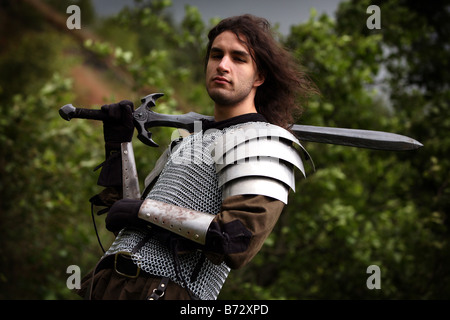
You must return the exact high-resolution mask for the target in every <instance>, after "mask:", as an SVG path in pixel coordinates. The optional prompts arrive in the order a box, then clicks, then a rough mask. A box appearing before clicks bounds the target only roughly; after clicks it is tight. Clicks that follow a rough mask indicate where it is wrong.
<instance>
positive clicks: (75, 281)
mask: <svg viewBox="0 0 450 320" xmlns="http://www.w3.org/2000/svg"><path fill="white" fill-rule="evenodd" d="M66 273H70V274H71V275H70V276H69V277H68V278H67V281H66V286H67V288H69V289H70V290H72V289H80V287H81V270H80V267H79V266H77V265H75V264H72V265H70V266H68V267H67V270H66Z"/></svg>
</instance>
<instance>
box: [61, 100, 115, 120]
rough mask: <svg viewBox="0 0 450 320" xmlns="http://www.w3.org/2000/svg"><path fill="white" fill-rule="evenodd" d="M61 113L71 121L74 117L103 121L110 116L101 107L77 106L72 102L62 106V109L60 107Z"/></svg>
mask: <svg viewBox="0 0 450 320" xmlns="http://www.w3.org/2000/svg"><path fill="white" fill-rule="evenodd" d="M59 115H60V116H61V118H63V119H64V120H67V121H70V120H71V119H73V118H78V119H89V120H100V121H103V120H106V119H107V118H108V114H107V113H106V112H104V111H102V110H101V109H84V108H75V107H74V106H73V105H71V104H66V105H65V106H63V107H61V109H59Z"/></svg>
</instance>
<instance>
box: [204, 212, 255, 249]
mask: <svg viewBox="0 0 450 320" xmlns="http://www.w3.org/2000/svg"><path fill="white" fill-rule="evenodd" d="M251 237H252V233H251V232H250V230H248V229H247V228H246V227H245V225H244V224H243V223H242V222H241V221H240V220H233V221H231V222H228V223H225V224H219V223H217V222H215V221H213V222H211V224H210V226H209V228H208V232H207V233H206V240H205V249H206V250H207V251H211V252H215V253H219V254H230V253H239V252H244V251H245V250H247V248H248V246H249V244H250V239H251Z"/></svg>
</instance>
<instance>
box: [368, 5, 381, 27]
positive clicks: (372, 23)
mask: <svg viewBox="0 0 450 320" xmlns="http://www.w3.org/2000/svg"><path fill="white" fill-rule="evenodd" d="M366 13H370V14H371V15H370V17H368V18H367V21H366V26H367V29H370V30H372V29H381V10H380V7H379V6H376V5H371V6H368V7H367V10H366Z"/></svg>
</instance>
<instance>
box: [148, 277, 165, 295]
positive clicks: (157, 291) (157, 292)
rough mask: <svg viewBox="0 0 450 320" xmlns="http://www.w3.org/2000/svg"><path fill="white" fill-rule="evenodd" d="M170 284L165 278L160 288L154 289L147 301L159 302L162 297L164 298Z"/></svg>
mask: <svg viewBox="0 0 450 320" xmlns="http://www.w3.org/2000/svg"><path fill="white" fill-rule="evenodd" d="M168 283H169V278H166V277H163V278H162V279H161V282H160V283H159V285H158V288H155V289H153V292H152V294H151V295H150V296H149V297H148V298H147V300H159V299H160V298H161V297H162V296H164V292H165V291H166V288H167V284H168Z"/></svg>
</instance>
